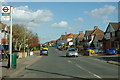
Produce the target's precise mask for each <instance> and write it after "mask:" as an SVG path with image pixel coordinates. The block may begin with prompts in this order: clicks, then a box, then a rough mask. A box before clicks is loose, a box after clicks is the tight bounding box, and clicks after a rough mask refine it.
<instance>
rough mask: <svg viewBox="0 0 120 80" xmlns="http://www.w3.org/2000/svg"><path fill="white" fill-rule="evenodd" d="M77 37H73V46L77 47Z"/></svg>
mask: <svg viewBox="0 0 120 80" xmlns="http://www.w3.org/2000/svg"><path fill="white" fill-rule="evenodd" d="M77 36H78V34H74V35H73V45H77Z"/></svg>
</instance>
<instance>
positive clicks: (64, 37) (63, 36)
mask: <svg viewBox="0 0 120 80" xmlns="http://www.w3.org/2000/svg"><path fill="white" fill-rule="evenodd" d="M61 37H62V39H66V38H73V34H72V33H70V34H67V35H61Z"/></svg>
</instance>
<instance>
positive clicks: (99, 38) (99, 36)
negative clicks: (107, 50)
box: [96, 34, 104, 40]
mask: <svg viewBox="0 0 120 80" xmlns="http://www.w3.org/2000/svg"><path fill="white" fill-rule="evenodd" d="M96 37H97V39H98V40H102V39H103V38H104V34H97V35H96Z"/></svg>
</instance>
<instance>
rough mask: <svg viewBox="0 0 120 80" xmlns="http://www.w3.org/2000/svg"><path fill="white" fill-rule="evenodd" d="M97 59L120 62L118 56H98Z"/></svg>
mask: <svg viewBox="0 0 120 80" xmlns="http://www.w3.org/2000/svg"><path fill="white" fill-rule="evenodd" d="M99 59H102V60H104V61H115V62H120V57H119V56H116V57H100V58H99Z"/></svg>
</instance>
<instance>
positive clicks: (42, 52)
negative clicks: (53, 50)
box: [40, 49, 48, 56]
mask: <svg viewBox="0 0 120 80" xmlns="http://www.w3.org/2000/svg"><path fill="white" fill-rule="evenodd" d="M40 55H46V56H48V50H46V49H42V50H41V51H40Z"/></svg>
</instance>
